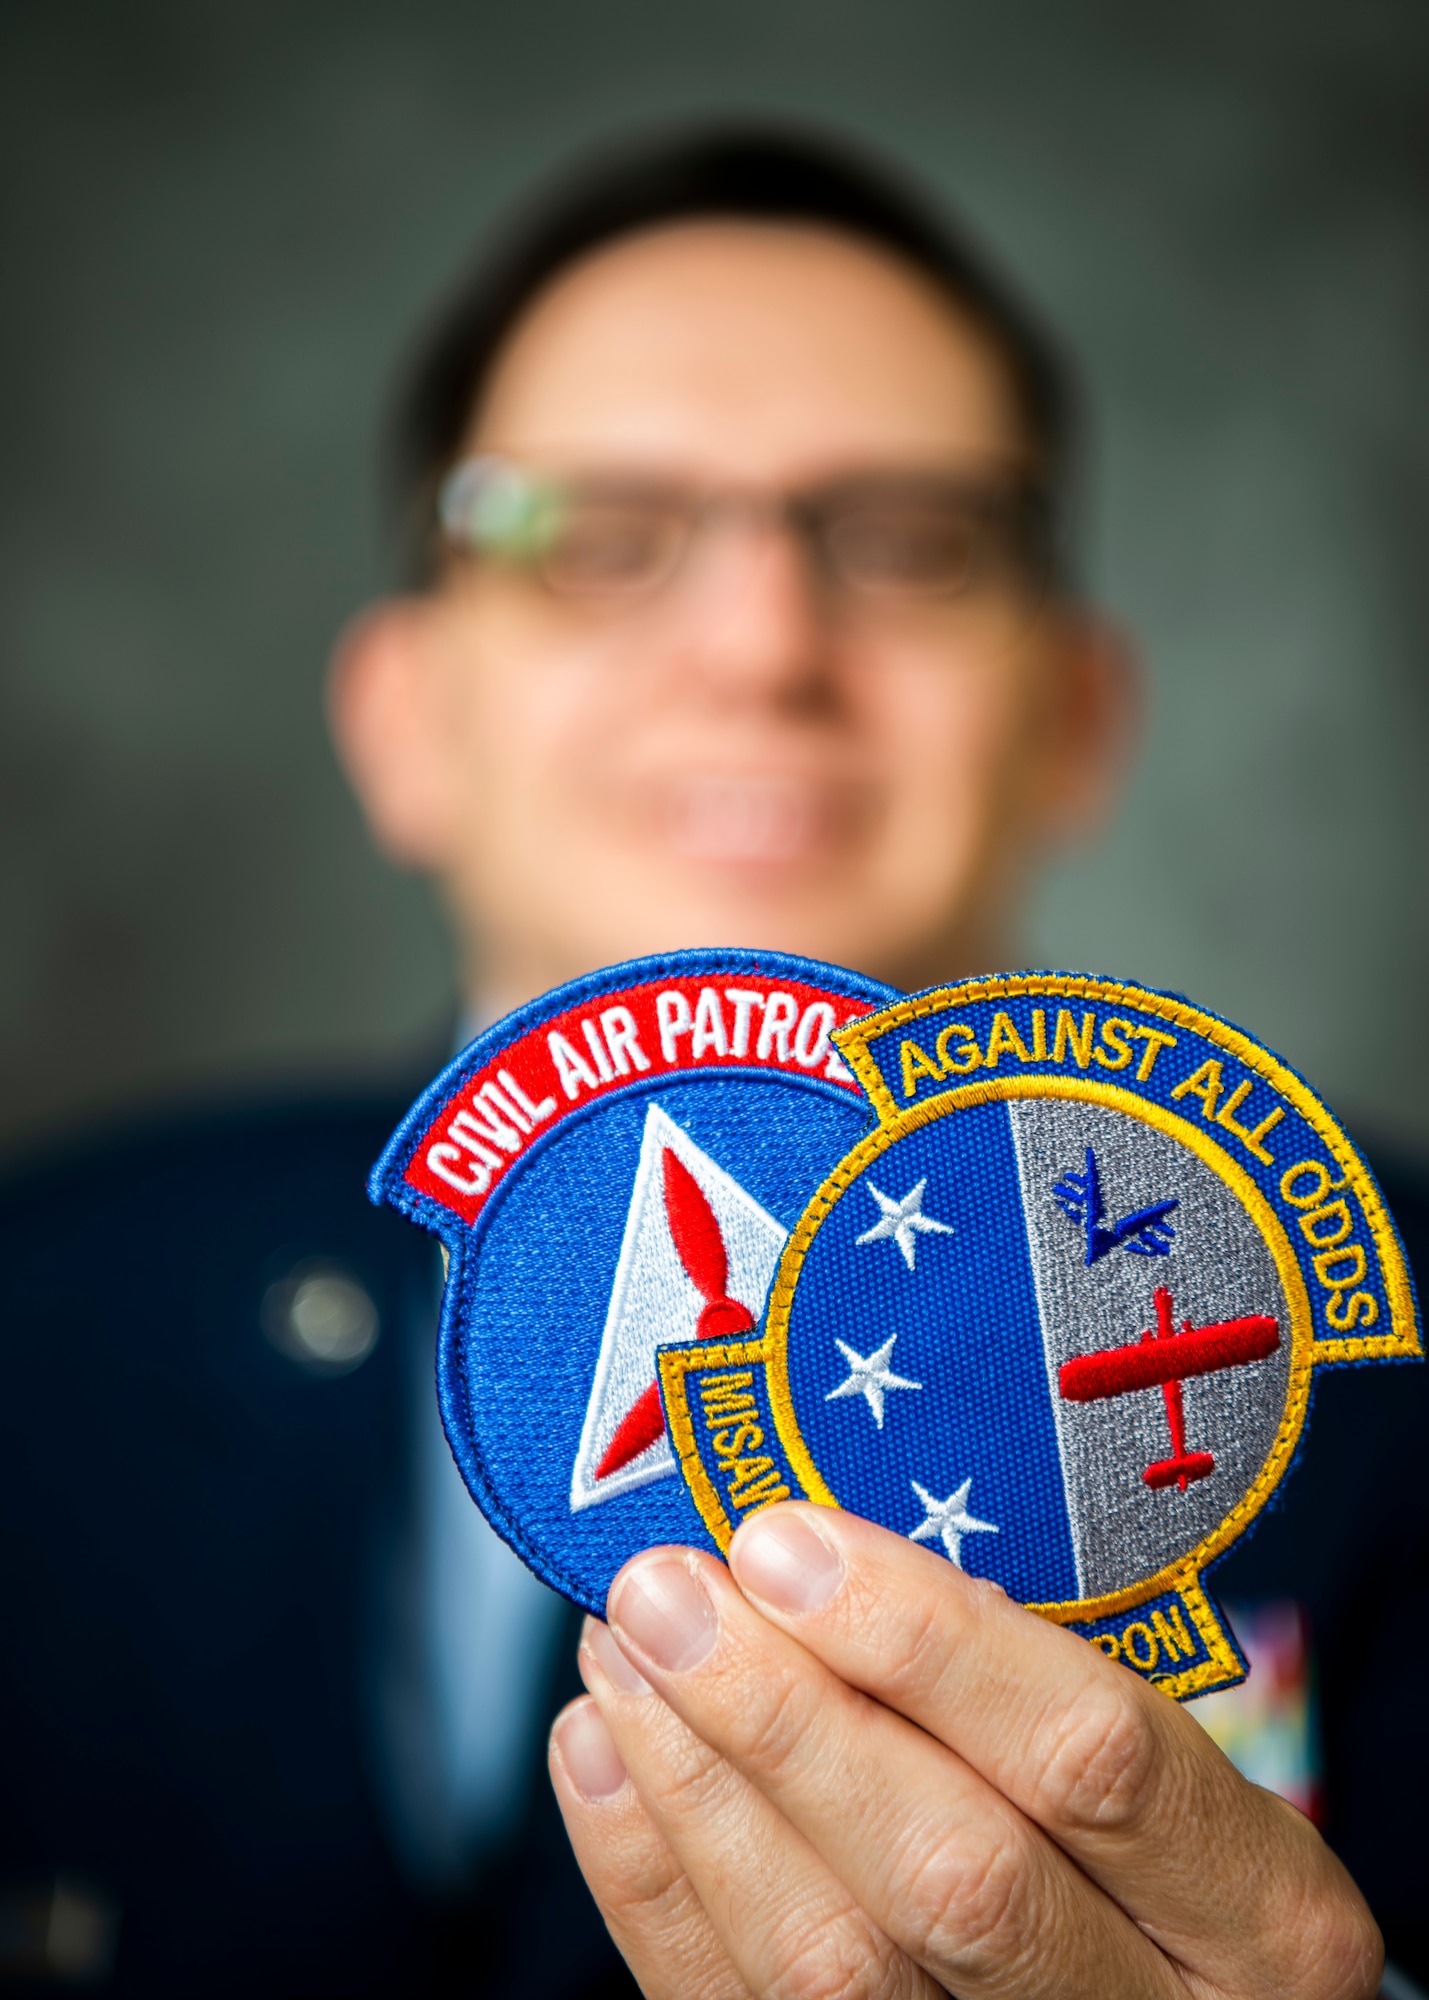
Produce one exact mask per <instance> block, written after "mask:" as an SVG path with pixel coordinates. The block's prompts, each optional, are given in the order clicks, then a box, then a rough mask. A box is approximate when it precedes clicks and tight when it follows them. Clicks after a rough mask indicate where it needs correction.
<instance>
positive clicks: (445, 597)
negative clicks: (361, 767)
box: [339, 223, 1085, 1005]
mask: <svg viewBox="0 0 1429 2000" xmlns="http://www.w3.org/2000/svg"><path fill="white" fill-rule="evenodd" d="M468 448H469V451H470V453H471V454H472V455H477V454H499V455H501V456H503V457H506V458H509V459H510V460H512V461H514V462H516V463H517V464H520V465H524V466H530V467H534V468H539V469H542V470H549V471H553V472H555V473H556V474H558V475H561V474H566V475H577V476H581V477H590V476H592V475H594V476H597V477H599V476H602V475H612V474H614V475H621V476H623V477H626V478H629V477H631V476H638V477H640V478H641V479H654V480H659V481H665V482H671V483H673V484H676V485H678V486H679V487H681V488H682V489H689V490H692V491H700V492H706V493H716V494H718V493H723V494H726V495H734V494H738V495H740V496H742V497H744V498H746V499H748V498H750V497H753V498H754V500H755V505H753V506H750V507H744V508H741V507H739V506H728V507H725V508H719V507H716V508H715V509H714V510H713V511H712V512H711V513H710V514H709V515H708V516H707V517H706V520H705V524H704V526H703V528H702V529H701V530H700V531H699V532H698V533H696V534H695V536H694V537H693V539H692V541H691V543H690V545H689V547H688V549H687V551H686V553H685V555H684V557H683V559H682V561H681V562H680V564H679V566H678V568H677V569H676V571H675V573H674V574H673V576H672V577H671V578H669V579H668V580H667V581H666V582H665V583H664V584H663V585H662V586H661V587H660V588H659V589H657V590H655V591H653V592H652V593H650V594H648V595H640V596H637V597H635V598H633V599H632V600H630V601H625V600H624V599H622V598H620V597H618V596H617V597H616V598H614V599H605V598H601V597H596V598H595V599H591V598H589V597H587V596H583V595H581V594H579V593H578V594H577V595H575V596H570V595H566V594H562V592H561V591H559V590H553V589H552V588H550V587H549V586H548V584H547V583H546V582H544V581H543V580H542V579H541V577H540V576H539V575H538V574H537V573H535V572H533V571H532V570H530V569H528V568H525V567H522V566H520V565H516V564H509V563H508V564H503V563H500V562H495V561H492V560H490V559H476V558H471V557H465V556H463V555H461V554H459V553H456V554H453V555H452V556H451V557H450V559H449V560H448V561H447V562H446V564H445V566H444V570H443V575H442V578H441V581H440V583H439V586H438V588H437V590H436V592H435V595H434V598H433V599H432V600H431V601H430V602H429V603H426V604H425V605H423V606H421V607H419V609H418V611H417V613H416V615H415V622H414V623H412V624H410V625H409V635H410V638H411V650H412V653H413V658H412V666H411V671H412V673H413V675H414V676H415V677H416V680H417V681H418V682H419V683H420V686H419V688H418V689H417V692H416V695H415V696H414V699H415V701H416V709H415V710H414V711H413V713H414V714H418V711H419V714H418V719H417V721H416V723H415V724H413V725H412V726H404V732H399V733H402V734H403V741H404V743H407V744H408V745H409V747H408V748H407V749H406V750H404V751H403V752H402V753H401V754H403V755H405V756H406V757H407V758H408V760H409V762H411V761H412V760H413V759H415V760H416V762H417V763H419V764H420V765H421V770H420V773H417V772H416V771H415V769H414V770H413V771H411V772H409V773H408V780H409V782H408V787H407V789H408V792H409V793H412V794H413V795H414V796H415V793H416V792H417V791H419V792H420V801H419V802H417V803H415V804H413V803H412V801H411V800H409V806H408V809H407V819H406V821H405V822H404V827H405V829H406V830H405V831H403V832H400V833H398V834H397V835H395V836H394V837H393V838H392V839H391V840H389V844H393V845H396V846H397V847H399V848H401V849H403V850H404V852H405V853H406V856H407V858H411V859H416V860H418V861H419V862H421V863H422V864H424V865H426V866H428V867H429V868H431V869H433V870H434V871H435V872H436V873H437V874H438V875H439V876H440V877H441V878H442V879H443V880H444V883H445V886H446V889H447V893H448V896H449V899H450V902H451V905H452V907H453V910H454V913H455V915H456V918H457V921H458V924H459V926H460V927H461V929H462V931H463V933H464V935H465V937H466V939H467V940H468V942H471V941H473V940H479V941H480V946H479V948H480V952H481V962H482V966H483V968H484V971H483V973H482V975H481V976H482V977H483V979H484V980H485V982H486V986H487V990H488V993H489V995H490V997H491V998H493V999H495V1000H496V1001H497V1002H498V1003H499V1004H502V1005H505V1004H508V1003H510V1002H513V1001H515V1000H517V999H519V998H521V997H523V995H524V994H525V993H526V992H529V991H535V990H540V989H541V988H542V987H544V986H546V985H549V984H551V983H554V982H555V981H557V980H559V979H563V978H567V977H570V976H573V975H574V974H576V973H578V972H580V971H583V970H586V969H588V968H590V967H593V966H595V965H599V964H603V963H607V962H609V961H612V960H616V959H621V958H626V957H631V956H635V955H637V954H640V953H645V952H655V951H662V950H668V949H670V948H673V947H678V946H683V945H724V944H738V945H750V946H766V947H770V948H778V949H782V950H786V951H795V952H803V953H807V954H810V955H812V956H816V957H822V958H828V959H833V960H835V961H837V962H841V963H844V964H848V965H852V966H857V967H860V968H862V969H865V970H867V971H870V972H873V973H875V974H881V975H883V976H885V977H887V978H889V979H892V980H894V981H896V982H898V983H900V984H910V983H927V982H929V981H931V980H932V979H934V978H937V977H943V976H948V975H952V974H957V973H961V972H964V971H967V970H971V969H976V967H977V966H978V964H979V963H982V964H984V965H985V966H987V967H990V966H991V965H993V964H994V963H996V961H997V959H998V957H999V956H1000V955H1001V954H1004V953H1005V952H1006V951H1007V949H1008V944H1007V927H1008V923H1009V918H1010V912H1011V908H1012V905H1013V902H1014V900H1015V898H1016V895H1017V892H1018V890H1019V887H1020V880H1021V876H1022V873H1023V871H1024V868H1025V865H1026V863H1027V860H1028V859H1029V857H1030V855H1031V854H1032V852H1034V851H1035V850H1036V849H1037V848H1038V847H1039V846H1040V845H1041V844H1042V842H1043V840H1044V839H1045V836H1046V832H1047V827H1048V824H1049V822H1050V821H1054V820H1055V819H1056V818H1057V816H1058V814H1059V812H1063V811H1064V810H1065V796H1066V794H1067V791H1068V786H1069V783H1071V779H1070V778H1069V770H1068V765H1069V759H1070V760H1071V761H1072V762H1073V763H1075V762H1076V760H1077V759H1078V758H1079V757H1080V758H1082V759H1083V760H1084V757H1085V752H1084V746H1081V745H1080V744H1079V741H1078V733H1079V731H1078V723H1077V720H1076V717H1075V715H1074V714H1073V713H1072V710H1073V709H1075V707H1076V703H1077V697H1076V695H1075V691H1073V692H1072V693H1069V686H1071V685H1072V684H1073V683H1075V679H1076V676H1075V673H1074V672H1072V671H1071V670H1070V669H1069V666H1068V658H1069V653H1070V652H1074V651H1075V646H1074V645H1073V644H1072V642H1071V640H1070V639H1069V622H1068V615H1067V613H1066V612H1065V610H1064V609H1062V608H1060V607H1058V606H1057V605H1056V604H1055V603H1054V604H1052V605H1050V606H1047V605H1044V606H1042V607H1041V608H1040V609H1039V608H1038V606H1037V605H1036V603H1035V602H1034V601H1032V600H1031V599H1030V598H1029V595H1028V593H1027V591H1026V589H1025V588H1023V587H1021V585H1020V583H1019V581H1018V580H1017V579H1016V578H1014V577H1013V576H1012V575H1011V574H1010V573H1009V575H1008V577H1007V578H1006V579H1005V580H1004V582H1003V583H1002V584H1001V585H996V584H994V585H989V586H987V587H985V588H982V589H980V590H977V591H973V592H972V593H970V594H969V593H963V594H957V593H954V594H952V595H949V596H932V597H929V598H926V599H920V598H916V597H915V598H913V599H907V598H905V597H901V596H899V595H898V594H897V593H896V592H895V593H894V594H892V595H890V596H880V595H879V594H877V593H874V594H872V595H868V594H866V593H863V594H861V593H859V592H857V591H850V590H847V589H841V588H837V587H834V586H832V585H831V584H830V582H829V580H828V578H827V576H825V575H821V573H820V571H819V566H818V564H817V563H816V562H814V561H812V560H811V557H810V552H809V550H808V549H807V548H805V547H804V546H802V545H801V542H800V540H799V538H798V536H797V535H795V534H794V533H792V532H791V531H790V530H789V529H788V528H787V527H786V526H783V525H781V524H780V521H779V518H778V516H777V515H775V514H770V513H769V512H768V511H765V512H763V513H761V512H760V511H759V507H758V504H757V502H758V498H759V497H760V496H779V495H783V494H789V493H796V494H797V493H802V492H807V491H810V490H813V489H818V488H820V487H822V486H825V485H827V484H828V483H829V482H834V481H838V480H842V479H844V478H846V477H857V476H863V475H876V476H882V477H886V476H889V475H905V474H915V475H916V474H936V475H944V474H951V475H953V476H955V477H956V478H958V479H959V480H962V479H967V480H968V481H970V482H971V483H973V484H974V485H978V484H980V483H982V482H986V481H989V480H994V481H995V480H997V479H998V478H1000V477H1005V476H1006V475H1008V474H1013V473H1016V472H1017V471H1019V470H1024V469H1026V455H1027V454H1026V440H1025V434H1024V431H1023V429H1022V427H1021V424H1020V420H1019V417H1018V414H1017V411H1016V409H1015V407H1014V405H1013V402H1012V400H1011V395H1010V391H1009V387H1008V384H1007V381H1006V378H1005V374H1004V370H1003V368H1002V366H1001V365H1000V363H999V360H998V358H997V356H996V354H995V352H994V351H993V350H992V349H991V347H990V346H989V345H988V344H987V343H986V342H985V340H984V337H983V336H982V335H981V334H980V333H979V332H978V331H976V330H975V329H974V328H973V327H972V325H971V324H969V323H965V322H963V321H961V320H960V319H959V318H958V317H956V316H955V315H954V313H953V312H952V311H950V309H949V307H948V306H947V304H946V302H945V301H944V300H943V299H942V298H941V296H940V295H938V294H937V293H935V292H934V291H933V290H932V289H931V287H930V286H928V285H927V284H925V283H924V282H923V281H922V280H921V279H920V278H919V277H917V276H916V275H915V274H913V273H911V272H909V271H906V270H905V269H904V268H903V267H902V266H900V265H899V264H898V263H896V262H895V261H893V260H892V259H890V258H885V257H884V256H882V255H881V254H879V253H878V252H877V251H875V250H873V249H870V248H865V247H863V246H861V245H860V244H859V243H858V242H856V241H855V240H853V239H846V238H843V237H840V236H838V235H835V234H832V233H826V232H822V231H818V230H814V229H805V228H796V227H782V226H781V227H765V226H756V225H743V224H734V223H730V224H723V223H709V224H695V225H688V226H681V227H678V228H671V229H666V230H661V231H657V232H652V233H650V234H648V235H645V236H641V237H637V238H633V239H629V240H627V241H625V242H622V243H619V244H617V245H615V246H613V247H612V248H610V249H608V250H605V251H603V252H600V253H598V254H597V255H595V256H593V257H592V258H591V259H590V260H588V261H587V262H586V263H584V264H582V265H579V266H577V267H575V268H574V269H573V270H571V271H570V272H568V273H566V274H565V275H564V276H563V277H562V278H561V279H560V280H558V281H557V283H556V284H555V285H554V286H553V287H552V288H551V290H550V291H548V292H547V293H546V294H545V295H544V296H543V297H542V298H541V299H540V300H538V302H537V304H536V305H535V307H534V308H533V309H532V310H531V312H530V313H529V314H528V315H527V317H526V318H525V319H524V321H522V322H521V324H520V325H519V327H518V329H517V331H516V333H515V335H514V336H513V338H512V339H511V341H510V342H509V344H508V346H507V349H506V351H505V353H504V355H503V357H502V358H501V360H500V361H499V363H498V366H497V368H496V371H495V374H494V376H493V378H492V380H491V382H490V385H489V391H488V394H487V396H486V399H485V402H484V404H483V406H482V407H481V409H480V410H479V411H478V412H477V413H476V415H475V418H474V421H473V426H472V430H471V434H470V439H469V447H468ZM339 722H340V726H341V718H339ZM409 722H410V718H409ZM378 754H379V756H380V755H382V754H389V755H391V754H396V753H392V752H386V753H384V752H381V751H379V753H378ZM350 761H351V759H350ZM358 761H361V760H360V759H359V760H358ZM418 779H419V783H418V782H417V780H418ZM368 789H370V788H368ZM414 813H415V818H414V817H413V814H414ZM374 816H375V817H376V818H377V820H378V822H379V831H380V830H381V821H382V813H381V811H380V810H379V811H377V812H376V813H375V814H374ZM493 989H494V991H493Z"/></svg>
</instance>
